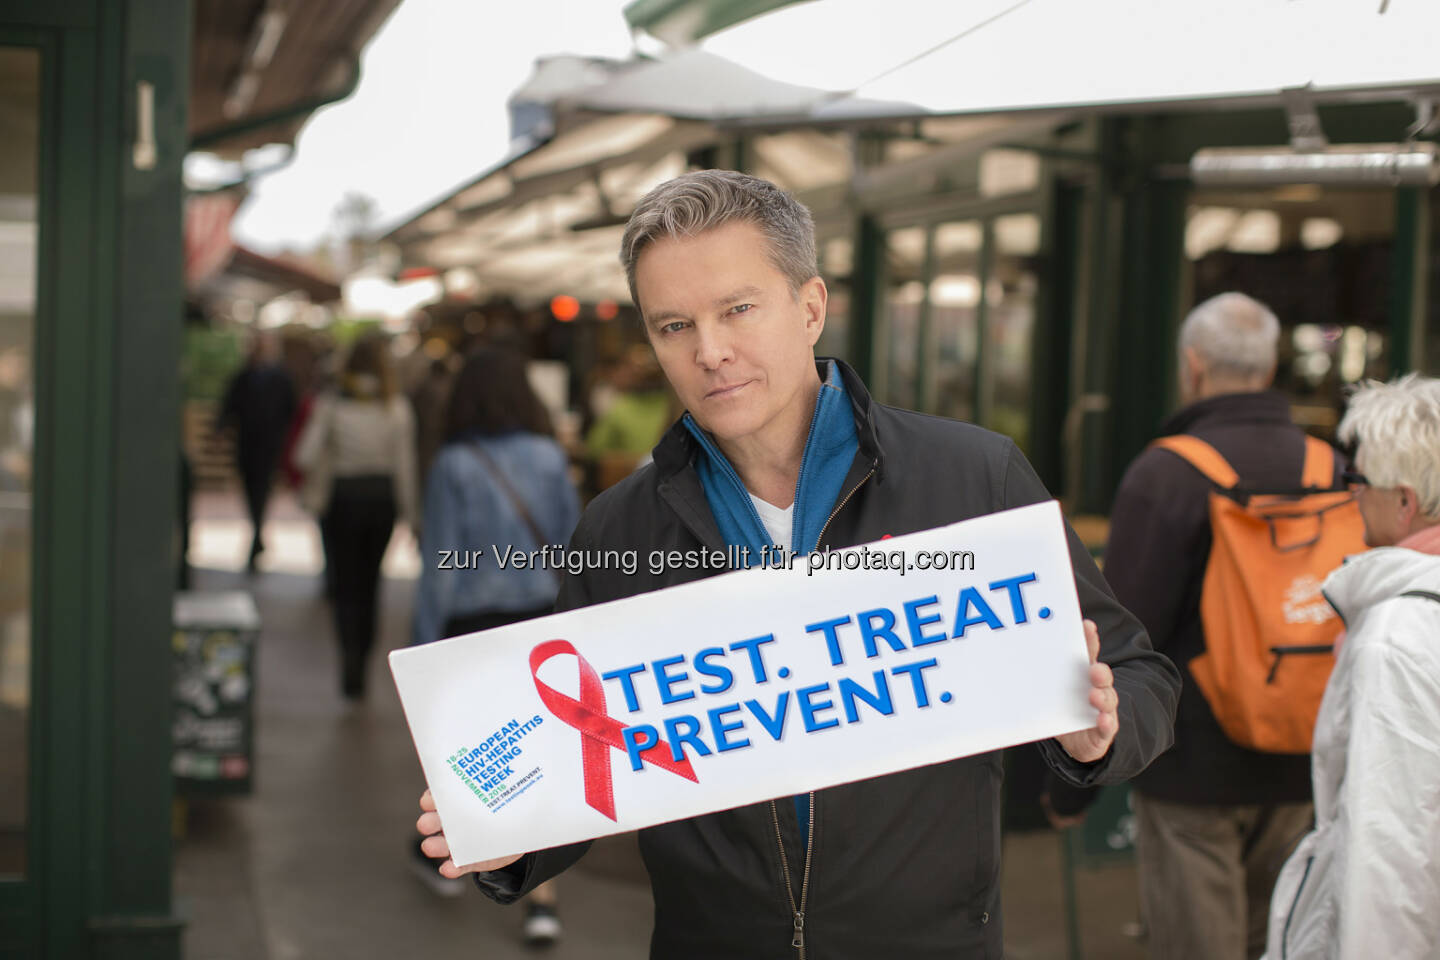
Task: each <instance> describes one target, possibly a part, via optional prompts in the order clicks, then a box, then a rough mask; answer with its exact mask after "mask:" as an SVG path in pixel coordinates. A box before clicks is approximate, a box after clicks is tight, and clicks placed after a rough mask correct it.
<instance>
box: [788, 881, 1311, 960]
mask: <svg viewBox="0 0 1440 960" xmlns="http://www.w3.org/2000/svg"><path fill="white" fill-rule="evenodd" d="M1314 863H1315V857H1314V856H1313V855H1312V856H1309V857H1306V858H1305V872H1304V873H1302V874H1300V886H1298V887H1296V888H1295V899H1294V900H1292V901H1290V912H1289V913H1287V914H1286V915H1285V929H1284V930H1282V931H1281V932H1280V960H1285V958H1286V957H1288V956H1289V955H1290V922H1291V921H1292V920H1294V919H1295V908H1296V907H1298V906H1300V894H1302V893H1304V892H1305V881H1306V880H1309V879H1310V867H1311V866H1312V865H1313V864H1314ZM786 882H789V881H788V878H787V881H786Z"/></svg>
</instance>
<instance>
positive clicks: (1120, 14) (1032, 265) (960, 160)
mask: <svg viewBox="0 0 1440 960" xmlns="http://www.w3.org/2000/svg"><path fill="white" fill-rule="evenodd" d="M711 6H713V5H711V4H706V3H704V2H699V0H696V2H692V3H688V4H687V3H679V2H675V3H666V4H658V5H657V4H651V5H648V7H653V8H654V9H649V8H647V5H646V4H635V5H633V6H632V8H631V9H630V10H627V16H630V17H631V22H632V25H633V26H636V27H637V28H644V27H646V26H647V25H648V24H649V23H650V22H651V20H650V19H647V17H652V18H654V17H658V15H659V12H660V11H659V8H660V7H663V8H664V10H663V13H664V17H663V18H659V19H658V20H656V22H659V23H661V25H662V26H663V25H664V24H666V23H668V24H670V25H671V26H673V25H674V24H676V23H684V24H689V28H688V29H689V30H690V33H689V34H688V35H687V38H686V39H688V40H694V39H695V38H697V37H702V36H704V35H705V34H706V32H707V31H708V30H709V28H706V27H704V26H697V25H698V24H703V22H704V21H705V17H706V16H708V15H710V13H712V12H713V11H711V10H710V7H711ZM784 6H785V9H782V10H780V11H779V12H778V13H775V14H772V15H771V16H772V17H774V18H776V20H777V21H779V20H781V19H782V18H783V25H779V24H778V23H777V26H776V29H777V30H782V29H783V30H785V31H788V32H787V33H786V35H787V36H792V37H805V36H809V35H810V34H809V32H808V31H807V29H806V27H805V23H807V22H808V21H802V20H801V19H800V18H802V17H805V16H813V17H814V18H815V20H816V23H817V24H818V23H819V22H820V21H821V19H822V18H824V17H825V16H827V14H826V13H825V9H824V8H826V6H827V4H825V3H816V4H800V5H795V6H789V5H784ZM1104 6H1105V7H1106V11H1108V13H1107V12H1106V11H1101V10H1097V9H1094V8H1093V7H1092V6H1084V7H1077V6H1075V5H1069V4H1065V3H1058V2H1056V0H1035V2H1033V3H1029V4H1018V5H1017V4H997V3H989V4H983V3H982V4H978V5H976V7H975V9H974V11H973V12H965V11H961V10H959V9H958V8H957V9H956V10H951V11H949V12H947V13H946V15H945V17H946V19H947V23H948V22H949V21H954V22H953V23H949V27H947V29H949V28H953V29H955V30H956V31H957V35H956V36H954V37H951V38H950V39H949V40H945V38H944V37H943V36H936V35H934V34H924V33H923V31H921V30H920V29H919V26H917V27H916V31H915V32H916V37H915V38H913V39H912V40H911V44H910V45H911V47H912V48H914V49H915V50H916V55H915V56H913V57H909V58H905V59H903V61H902V62H899V63H898V65H897V66H896V67H895V68H894V69H883V68H885V67H886V66H887V64H885V63H881V62H876V63H874V64H872V65H871V69H872V70H873V71H874V72H875V73H878V74H879V75H880V76H879V78H878V79H876V80H875V81H873V82H869V83H865V84H861V85H860V86H858V88H856V89H852V90H850V91H849V92H847V93H835V92H829V91H824V90H819V89H815V88H810V87H803V86H795V85H793V84H789V83H782V82H780V81H778V80H772V79H769V78H767V77H765V76H762V75H761V74H760V73H756V72H755V71H754V70H751V69H748V68H746V67H743V66H740V65H738V64H735V63H732V62H730V61H728V60H725V59H723V58H721V57H719V56H717V55H715V54H713V53H710V52H707V51H706V50H704V49H700V48H694V47H690V48H684V49H679V50H676V51H672V52H670V53H668V54H666V55H664V56H661V57H660V58H658V59H654V60H644V59H641V60H634V61H628V62H624V63H615V62H605V61H593V60H589V61H584V62H578V61H576V59H575V58H564V57H557V58H550V59H546V60H542V61H540V62H539V63H537V68H536V73H535V75H534V77H532V79H531V81H530V82H529V83H528V84H527V85H526V86H525V87H522V88H521V89H520V90H519V91H517V93H516V95H515V97H514V98H513V100H512V114H513V115H514V118H515V121H516V123H515V132H516V140H515V143H516V148H515V150H514V151H513V152H512V154H511V155H510V156H509V157H507V158H506V159H504V160H503V161H502V162H501V163H500V164H498V165H496V166H495V167H493V168H491V169H490V170H488V171H486V172H485V173H483V174H482V175H481V176H479V177H477V179H476V180H474V181H472V182H471V183H469V184H466V185H465V186H464V187H462V188H461V189H459V190H457V191H456V192H455V193H453V194H452V195H451V196H449V197H446V198H444V199H442V200H441V201H440V202H438V203H437V204H435V205H434V206H432V207H431V208H429V209H428V210H425V211H422V212H421V213H419V214H418V215H416V216H415V217H413V218H411V219H409V220H407V221H406V222H405V223H402V224H400V225H398V226H396V227H394V228H393V229H392V230H391V231H390V233H389V234H388V236H387V237H386V238H385V239H386V241H387V242H389V243H392V244H394V245H395V246H396V247H398V249H399V251H400V255H401V262H402V263H403V264H404V265H406V266H421V265H425V266H433V267H436V268H439V269H442V270H464V271H467V272H468V273H469V274H470V275H472V276H474V277H475V278H476V279H477V282H478V283H479V285H480V287H481V289H482V290H485V291H487V292H489V293H491V294H495V295H500V294H503V295H505V296H510V297H515V298H517V299H518V300H520V301H521V302H534V303H543V302H545V301H547V300H548V299H549V298H550V297H552V296H554V295H556V294H569V295H573V296H575V297H577V298H579V299H580V300H581V301H582V302H583V303H585V304H594V303H596V302H598V301H600V300H612V301H619V302H621V303H625V302H626V300H627V293H628V292H627V291H626V289H625V287H624V280H623V274H622V273H621V270H620V267H619V264H618V259H617V254H618V249H619V238H620V234H621V232H622V230H623V224H624V221H625V218H626V216H627V214H628V213H629V211H630V209H631V208H632V207H633V205H634V203H635V202H636V200H637V199H638V198H639V197H640V196H642V195H643V194H644V192H645V191H646V190H647V189H649V188H650V187H652V186H654V185H655V184H657V183H659V182H661V181H663V180H665V179H668V178H669V177H672V176H675V175H677V174H679V173H680V172H682V171H684V170H686V169H694V168H700V167H710V166H719V167H731V168H736V169H741V170H745V171H747V172H750V173H754V174H756V175H759V176H763V177H766V178H769V179H772V180H774V181H776V182H778V183H780V184H782V185H783V186H785V187H787V188H788V189H791V190H792V191H794V192H795V193H796V194H797V195H798V196H799V197H800V198H801V199H802V200H803V201H804V202H806V203H807V204H808V205H809V206H810V207H811V209H812V210H813V211H814V213H815V216H816V223H817V230H818V233H819V241H820V249H821V257H820V261H821V270H822V273H823V274H824V275H825V277H826V279H827V282H828V283H829V286H830V288H831V295H832V298H831V304H830V311H829V321H828V326H827V330H826V332H825V335H824V337H823V339H822V341H821V343H820V345H819V349H820V350H821V352H826V353H833V354H836V355H840V356H843V357H846V358H847V359H849V360H850V361H851V362H852V363H854V364H855V365H856V366H857V367H859V368H860V369H861V371H862V372H863V373H865V374H866V376H867V378H868V380H869V382H870V384H871V385H872V387H873V389H874V390H875V392H876V394H877V396H879V397H880V398H882V399H884V400H886V401H888V402H892V403H896V404H901V405H904V406H911V407H915V408H917V409H921V410H925V411H928V412H932V413H937V414H940V415H944V416H953V417H960V418H964V419H968V420H973V421H975V422H977V423H980V424H982V425H985V426H987V427H990V428H992V429H995V430H999V431H1001V432H1003V433H1006V434H1009V435H1010V436H1011V437H1013V438H1014V439H1015V440H1016V441H1017V443H1019V444H1020V445H1021V446H1022V447H1023V448H1024V449H1025V450H1026V452H1027V454H1028V455H1029V457H1030V458H1031V460H1032V461H1033V462H1034V464H1035V466H1036V468H1037V470H1038V471H1039V472H1040V474H1041V476H1042V477H1043V478H1044V479H1045V481H1046V482H1047V484H1049V485H1050V487H1051V489H1052V490H1055V491H1056V492H1057V493H1061V494H1062V495H1063V496H1064V498H1065V499H1066V501H1067V502H1068V504H1069V505H1070V506H1071V508H1072V509H1074V510H1077V511H1082V512H1104V511H1106V510H1107V509H1108V506H1109V502H1110V497H1111V495H1112V493H1113V490H1114V488H1115V486H1116V484H1117V483H1118V481H1119V477H1120V473H1121V471H1122V470H1123V469H1124V466H1125V465H1126V464H1127V463H1128V462H1129V460H1130V459H1132V458H1133V456H1134V455H1135V454H1136V453H1137V452H1138V451H1139V449H1140V448H1141V447H1142V446H1143V445H1144V444H1145V443H1146V442H1148V441H1149V439H1151V438H1152V437H1153V436H1154V435H1155V432H1156V430H1157V428H1158V426H1159V424H1160V422H1161V420H1162V419H1163V417H1164V416H1165V415H1166V413H1167V412H1168V411H1169V410H1171V409H1173V407H1174V404H1175V389H1176V387H1175V379H1176V371H1175V367H1176V358H1175V352H1174V338H1175V333H1176V331H1177V329H1178V325H1179V322H1180V320H1181V319H1182V318H1183V316H1184V314H1185V313H1186V312H1187V311H1188V309H1189V308H1190V307H1191V306H1193V305H1194V304H1195V303H1196V302H1198V301H1199V300H1201V299H1204V298H1205V297H1208V296H1210V295H1211V294H1213V293H1216V292H1219V291H1221V290H1226V289H1241V290H1244V291H1246V292H1249V293H1251V294H1253V295H1255V296H1257V297H1259V298H1261V299H1263V300H1266V301H1267V302H1270V303H1271V305H1272V306H1273V307H1274V309H1275V310H1276V312H1277V314H1278V315H1279V316H1280V317H1281V320H1282V323H1283V325H1284V332H1283V344H1282V348H1281V355H1282V359H1281V367H1280V371H1279V374H1278V377H1277V380H1278V386H1279V388H1280V389H1282V390H1284V391H1285V392H1286V393H1287V394H1288V395H1289V396H1290V397H1291V399H1292V403H1293V405H1294V409H1295V414H1296V417H1297V419H1298V420H1299V421H1300V422H1302V423H1305V424H1306V425H1307V426H1308V427H1309V428H1310V429H1312V430H1313V431H1315V432H1316V433H1318V434H1321V435H1327V436H1328V435H1329V433H1330V432H1331V431H1332V430H1333V427H1334V424H1335V423H1336V422H1337V419H1338V414H1339V412H1340V409H1341V405H1342V403H1343V388H1344V386H1345V385H1346V384H1347V383H1351V382H1354V381H1355V380H1357V379H1359V378H1361V377H1364V376H1377V377H1386V376H1391V375H1394V374H1396V373H1399V372H1403V371H1405V370H1408V369H1414V368H1423V367H1424V365H1425V360H1426V358H1427V356H1440V345H1437V344H1436V343H1435V341H1436V340H1437V339H1440V330H1435V331H1432V335H1431V336H1429V337H1427V336H1426V332H1427V331H1426V323H1427V321H1426V316H1427V311H1428V315H1429V317H1430V318H1431V319H1430V320H1429V324H1430V325H1431V327H1434V326H1436V325H1437V324H1440V319H1436V318H1440V299H1437V298H1440V292H1433V291H1431V290H1430V286H1431V285H1430V283H1429V278H1430V275H1431V274H1432V273H1435V272H1437V271H1440V259H1437V258H1436V257H1435V256H1433V255H1432V254H1431V252H1430V250H1431V247H1430V241H1429V237H1430V233H1431V226H1432V222H1433V221H1434V220H1435V218H1436V214H1435V213H1434V212H1433V211H1434V210H1436V209H1437V206H1440V205H1437V202H1436V199H1435V198H1436V190H1435V189H1434V183H1435V179H1436V176H1437V174H1440V165H1437V163H1436V162H1435V161H1434V160H1433V156H1432V159H1431V160H1430V161H1429V162H1428V163H1427V162H1426V160H1425V157H1426V154H1425V153H1424V151H1426V150H1429V149H1431V147H1432V141H1433V138H1434V136H1435V127H1434V125H1433V124H1432V125H1429V126H1427V125H1426V120H1427V119H1428V118H1429V117H1430V116H1431V114H1430V113H1429V110H1430V106H1429V104H1430V103H1432V102H1433V101H1432V98H1436V97H1440V74H1437V73H1436V72H1435V70H1434V69H1433V63H1432V60H1431V59H1427V57H1429V52H1428V51H1427V50H1426V49H1425V48H1424V43H1423V41H1422V40H1421V39H1420V38H1422V37H1424V36H1429V35H1432V34H1433V32H1434V30H1437V29H1440V11H1437V10H1434V9H1432V8H1426V9H1422V8H1420V7H1418V6H1416V5H1406V6H1404V7H1403V9H1402V8H1400V7H1399V6H1398V5H1391V6H1393V7H1395V9H1392V10H1390V11H1388V12H1385V13H1377V12H1376V11H1374V10H1367V11H1360V10H1358V8H1353V7H1346V6H1345V5H1340V4H1316V5H1307V6H1304V7H1303V8H1302V7H1301V6H1300V5H1295V4H1283V3H1276V2H1271V0H1265V2H1263V3H1259V4H1245V3H1240V2H1238V0H1226V2H1225V3H1222V4H1220V5H1219V7H1217V8H1214V9H1212V8H1211V7H1208V6H1207V7H1205V8H1203V9H1202V8H1200V7H1195V8H1193V9H1187V10H1185V11H1179V10H1177V9H1175V8H1173V7H1170V6H1161V7H1156V6H1151V5H1143V4H1141V5H1136V4H1133V3H1127V2H1124V0H1111V2H1107V3H1106V4H1105V5H1104ZM687 10H688V11H689V14H688V16H689V19H686V11H687ZM637 17H638V19H637ZM766 20H767V18H764V17H762V18H760V19H759V20H756V21H752V23H751V24H750V25H747V26H746V27H745V29H749V30H752V34H751V36H754V37H759V36H761V32H762V31H763V30H764V29H765V23H766ZM662 21H663V22H662ZM971 21H973V23H972V22H971ZM1057 24H1060V25H1062V26H1063V27H1064V29H1061V28H1060V27H1058V26H1057ZM1101 24H1107V25H1108V26H1106V27H1105V28H1103V29H1102V28H1101V26H1100V25H1101ZM657 29H658V28H657ZM877 30H880V28H878V27H877ZM892 32H893V31H892ZM852 33H854V34H855V36H854V38H853V41H852V42H853V43H854V44H855V45H856V49H857V50H863V49H864V48H865V47H866V44H867V42H868V40H867V37H866V35H865V33H864V32H863V31H852ZM1182 35H1183V36H1184V37H1185V42H1180V41H1179V39H1178V38H1179V37H1180V36H1182ZM1161 37H1164V38H1168V39H1166V40H1165V41H1164V42H1161V41H1159V40H1157V38H1161ZM882 39H884V38H879V37H877V38H876V46H877V49H879V48H880V47H881V46H882V44H881V43H880V41H881V40H882ZM937 40H944V42H936V41H937ZM732 46H733V44H732ZM1172 48H1173V49H1172ZM885 49H887V50H889V51H890V54H891V55H892V56H894V57H895V58H896V59H897V60H900V59H901V58H899V57H898V55H896V54H895V53H894V50H895V49H899V48H895V47H893V45H891V46H889V47H885ZM1162 51H1168V52H1163V53H1162ZM855 52H856V51H853V50H846V49H841V48H837V49H835V50H833V51H832V53H833V57H835V58H842V59H843V58H845V57H847V56H851V55H852V54H854V53H855ZM1021 52H1023V53H1024V56H1019V55H1018V54H1019V53H1021ZM1341 53H1343V54H1344V55H1343V56H1340V54H1341ZM1382 54H1383V55H1382ZM1137 58H1138V61H1137ZM1140 61H1143V63H1144V64H1145V66H1146V68H1145V69H1144V70H1140V71H1138V72H1137V70H1136V69H1135V64H1136V63H1137V62H1140ZM1237 64H1238V66H1237ZM1381 64H1383V66H1381ZM522 118H523V121H524V122H521V121H522ZM1321 136H1323V138H1324V139H1323V140H1322V139H1319V137H1321ZM1354 144H1361V145H1379V146H1376V147H1374V149H1373V151H1372V153H1373V155H1372V156H1369V159H1368V160H1367V161H1365V162H1364V163H1361V164H1352V165H1351V167H1350V169H1348V170H1343V171H1340V170H1338V168H1337V167H1335V166H1333V165H1328V164H1331V159H1332V158H1331V157H1330V155H1332V154H1337V153H1341V152H1342V151H1343V150H1344V149H1346V148H1345V145H1354ZM1332 145H1339V146H1332ZM1216 148H1243V152H1242V155H1241V156H1240V157H1238V158H1237V162H1239V163H1241V164H1242V167H1243V164H1244V163H1246V162H1248V163H1250V165H1251V166H1268V167H1269V168H1270V169H1267V170H1266V171H1265V173H1264V174H1262V175H1260V176H1259V177H1258V178H1256V177H1255V175H1254V174H1250V176H1251V178H1252V179H1251V181H1249V182H1247V181H1246V180H1245V178H1244V176H1243V174H1244V170H1243V169H1242V170H1241V174H1240V175H1236V174H1233V171H1232V175H1231V178H1230V180H1229V181H1227V182H1214V181H1215V176H1214V175H1213V174H1207V173H1205V172H1203V171H1200V168H1199V166H1195V167H1194V168H1193V171H1192V161H1194V160H1196V158H1197V154H1200V155H1202V156H1203V155H1205V154H1207V153H1210V152H1213V151H1214V150H1215V149H1216ZM1274 157H1280V158H1282V159H1280V160H1278V161H1277V160H1273V159H1272V158H1274ZM1377 157H1378V159H1376V158H1377ZM1387 157H1390V158H1394V160H1393V162H1394V164H1404V165H1406V166H1407V168H1408V170H1409V171H1410V172H1409V173H1407V174H1406V175H1405V176H1406V177H1408V178H1409V179H1405V180H1404V182H1403V183H1402V182H1401V180H1400V179H1398V177H1399V175H1398V174H1394V173H1393V171H1391V170H1390V168H1388V167H1386V163H1387V162H1388V161H1387V160H1386V158H1387ZM1247 158H1248V159H1247ZM1315 158H1322V159H1320V160H1316V159H1315ZM1307 164H1308V165H1309V166H1308V167H1307ZM1392 165H1393V164H1392ZM1397 169H1398V168H1397ZM1317 171H1318V172H1317ZM1431 304H1434V305H1433V306H1431ZM580 322H581V324H582V325H584V324H587V323H589V324H591V325H592V326H593V327H594V328H595V329H597V330H603V329H604V328H605V325H604V324H603V323H600V322H598V321H595V320H594V318H593V314H592V313H591V311H590V310H589V309H588V308H587V309H585V310H582V312H581V315H580ZM633 334H634V331H633V330H631V331H630V336H629V337H628V338H627V339H633ZM615 349H617V350H618V349H619V345H618V344H617V346H616V348H615ZM566 359H569V360H571V361H572V362H576V363H582V364H583V363H589V362H593V360H594V359H595V358H594V357H592V356H584V355H577V356H571V357H569V358H566ZM602 359H603V357H602Z"/></svg>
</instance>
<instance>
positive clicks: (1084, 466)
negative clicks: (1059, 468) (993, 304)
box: [1066, 118, 1125, 512]
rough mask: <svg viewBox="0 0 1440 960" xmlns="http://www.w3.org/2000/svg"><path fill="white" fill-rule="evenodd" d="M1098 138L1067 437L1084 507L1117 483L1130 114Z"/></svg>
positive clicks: (1106, 498)
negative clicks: (1118, 350) (1113, 475)
mask: <svg viewBox="0 0 1440 960" xmlns="http://www.w3.org/2000/svg"><path fill="white" fill-rule="evenodd" d="M1097 124H1098V128H1097V130H1096V132H1095V137H1096V141H1097V145H1098V152H1099V155H1100V163H1099V165H1098V167H1097V168H1096V170H1095V172H1094V173H1093V174H1092V176H1091V177H1090V179H1089V181H1088V183H1087V184H1086V195H1085V208H1084V223H1083V226H1082V228H1081V229H1082V231H1083V234H1084V236H1085V250H1084V264H1083V267H1082V269H1081V278H1082V279H1081V284H1080V290H1079V295H1078V297H1077V300H1078V301H1079V305H1080V311H1081V313H1080V316H1079V318H1078V320H1077V323H1076V325H1075V330H1076V334H1077V335H1076V338H1075V365H1076V366H1075V378H1074V383H1075V386H1074V390H1073V396H1072V401H1071V408H1070V412H1069V413H1068V414H1067V421H1068V422H1067V428H1069V429H1067V438H1068V439H1069V440H1070V442H1071V446H1070V453H1069V456H1070V457H1072V458H1076V457H1078V459H1076V460H1074V461H1073V462H1072V463H1070V465H1069V468H1068V470H1067V473H1068V475H1069V477H1070V478H1071V481H1072V482H1071V484H1067V490H1066V494H1067V496H1069V497H1071V498H1072V502H1073V504H1074V506H1075V507H1076V508H1078V510H1079V511H1080V512H1103V511H1105V510H1106V509H1108V507H1109V503H1110V498H1111V496H1112V495H1113V493H1114V491H1113V490H1112V489H1111V488H1110V469H1109V463H1110V451H1111V450H1112V449H1113V446H1112V438H1113V429H1112V421H1111V415H1112V413H1113V408H1114V403H1113V398H1112V395H1111V391H1112V388H1113V385H1114V380H1113V377H1114V363H1113V354H1114V349H1115V336H1116V311H1117V310H1118V309H1119V302H1120V296H1119V278H1120V272H1121V266H1122V264H1123V259H1122V251H1121V246H1122V245H1121V217H1120V215H1121V211H1122V209H1123V205H1122V201H1121V199H1120V197H1119V195H1118V194H1119V183H1120V174H1121V167H1122V164H1123V163H1124V157H1125V146H1124V144H1123V136H1122V135H1123V132H1124V130H1123V126H1124V124H1125V121H1124V120H1123V119H1109V118H1106V119H1101V120H1099V121H1097Z"/></svg>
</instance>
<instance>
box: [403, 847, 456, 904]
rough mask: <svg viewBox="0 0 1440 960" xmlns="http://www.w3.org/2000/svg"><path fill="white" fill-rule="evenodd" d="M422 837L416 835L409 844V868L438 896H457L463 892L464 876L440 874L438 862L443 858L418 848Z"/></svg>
mask: <svg viewBox="0 0 1440 960" xmlns="http://www.w3.org/2000/svg"><path fill="white" fill-rule="evenodd" d="M423 839H424V838H423V837H417V838H416V839H415V842H414V843H413V844H411V845H410V858H409V859H410V869H411V870H412V871H413V872H414V874H415V876H416V877H417V878H418V879H419V880H420V882H421V883H423V884H425V886H427V887H429V888H430V891H431V892H432V893H434V894H435V895H436V896H440V897H458V896H461V895H463V894H464V893H465V887H466V883H465V878H464V877H455V878H453V879H452V878H450V877H444V876H441V875H440V864H442V863H444V862H445V861H444V860H443V859H437V858H436V857H431V856H427V855H426V853H425V851H423V850H421V849H420V844H421V842H422V841H423Z"/></svg>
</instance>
